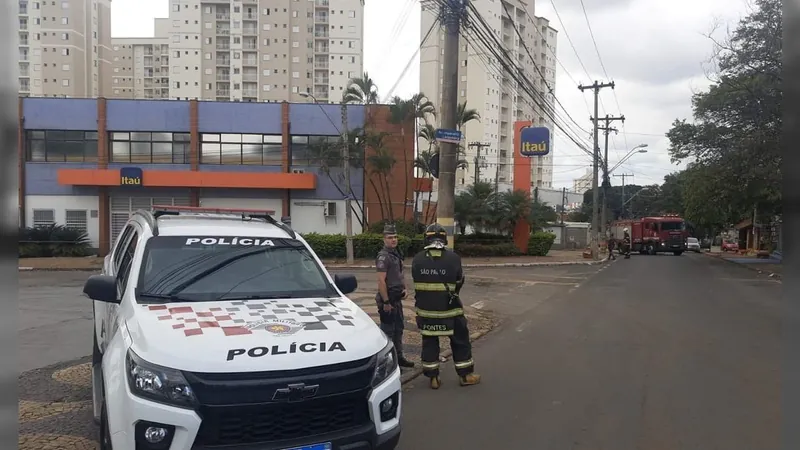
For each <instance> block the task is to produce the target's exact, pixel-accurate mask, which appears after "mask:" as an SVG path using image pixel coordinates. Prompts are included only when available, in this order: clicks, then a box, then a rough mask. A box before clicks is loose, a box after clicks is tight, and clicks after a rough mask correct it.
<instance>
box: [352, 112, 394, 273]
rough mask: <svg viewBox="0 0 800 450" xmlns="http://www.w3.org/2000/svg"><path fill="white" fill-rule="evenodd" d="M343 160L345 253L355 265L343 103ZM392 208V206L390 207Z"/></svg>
mask: <svg viewBox="0 0 800 450" xmlns="http://www.w3.org/2000/svg"><path fill="white" fill-rule="evenodd" d="M342 142H344V148H343V149H342V159H343V160H344V186H345V189H347V196H346V197H345V199H344V223H345V251H346V252H347V264H349V265H352V264H353V263H354V259H355V255H354V253H353V209H352V206H351V204H350V198H351V197H352V196H353V186H351V185H350V136H349V133H348V132H347V103H344V102H342ZM389 207H391V205H390V206H389Z"/></svg>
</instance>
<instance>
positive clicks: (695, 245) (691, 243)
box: [686, 237, 700, 253]
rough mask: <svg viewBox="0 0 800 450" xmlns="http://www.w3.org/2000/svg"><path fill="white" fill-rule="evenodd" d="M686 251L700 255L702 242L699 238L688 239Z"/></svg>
mask: <svg viewBox="0 0 800 450" xmlns="http://www.w3.org/2000/svg"><path fill="white" fill-rule="evenodd" d="M686 251H688V252H695V253H700V241H698V240H697V238H693V237H690V238H686Z"/></svg>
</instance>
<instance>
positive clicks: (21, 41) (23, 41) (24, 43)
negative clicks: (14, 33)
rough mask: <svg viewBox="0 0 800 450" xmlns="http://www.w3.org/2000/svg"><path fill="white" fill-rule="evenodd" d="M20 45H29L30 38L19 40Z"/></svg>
mask: <svg viewBox="0 0 800 450" xmlns="http://www.w3.org/2000/svg"><path fill="white" fill-rule="evenodd" d="M19 45H28V40H27V39H20V40H19Z"/></svg>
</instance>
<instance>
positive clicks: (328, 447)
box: [285, 442, 333, 450]
mask: <svg viewBox="0 0 800 450" xmlns="http://www.w3.org/2000/svg"><path fill="white" fill-rule="evenodd" d="M332 449H333V445H332V444H331V443H330V442H325V443H324V444H314V445H306V446H305V447H293V448H287V449H285V450H332Z"/></svg>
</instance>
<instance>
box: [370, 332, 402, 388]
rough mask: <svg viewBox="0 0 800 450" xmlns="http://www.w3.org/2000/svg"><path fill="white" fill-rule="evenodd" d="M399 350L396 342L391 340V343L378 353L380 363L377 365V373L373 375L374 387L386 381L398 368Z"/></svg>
mask: <svg viewBox="0 0 800 450" xmlns="http://www.w3.org/2000/svg"><path fill="white" fill-rule="evenodd" d="M397 367H398V365H397V351H396V350H395V348H394V344H392V342H391V341H389V344H387V345H386V347H384V349H383V350H381V352H380V353H378V364H377V366H376V367H375V375H373V376H372V387H375V386H378V385H379V384H381V383H383V382H384V381H386V379H387V378H389V377H390V376H391V375H392V374H393V373H394V372H395V371H396V370H397Z"/></svg>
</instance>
